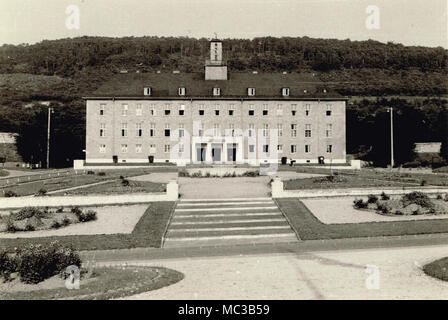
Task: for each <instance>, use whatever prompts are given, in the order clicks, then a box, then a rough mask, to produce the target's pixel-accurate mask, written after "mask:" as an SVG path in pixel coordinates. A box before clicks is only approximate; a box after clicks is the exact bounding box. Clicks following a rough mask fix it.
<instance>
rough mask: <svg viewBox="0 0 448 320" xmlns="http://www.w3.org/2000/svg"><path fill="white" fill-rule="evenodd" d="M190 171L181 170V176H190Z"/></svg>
mask: <svg viewBox="0 0 448 320" xmlns="http://www.w3.org/2000/svg"><path fill="white" fill-rule="evenodd" d="M188 176H189V175H188V172H187V171H179V177H188Z"/></svg>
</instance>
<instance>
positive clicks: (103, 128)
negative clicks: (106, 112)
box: [100, 123, 106, 137]
mask: <svg viewBox="0 0 448 320" xmlns="http://www.w3.org/2000/svg"><path fill="white" fill-rule="evenodd" d="M105 136H106V124H105V123H101V124H100V137H105Z"/></svg>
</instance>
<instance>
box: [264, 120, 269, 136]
mask: <svg viewBox="0 0 448 320" xmlns="http://www.w3.org/2000/svg"><path fill="white" fill-rule="evenodd" d="M268 136H269V125H268V124H267V123H265V124H263V137H268Z"/></svg>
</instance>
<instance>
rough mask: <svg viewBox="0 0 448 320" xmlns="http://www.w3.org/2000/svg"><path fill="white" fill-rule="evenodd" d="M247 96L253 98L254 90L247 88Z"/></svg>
mask: <svg viewBox="0 0 448 320" xmlns="http://www.w3.org/2000/svg"><path fill="white" fill-rule="evenodd" d="M247 95H248V96H249V97H253V96H254V95H255V88H247Z"/></svg>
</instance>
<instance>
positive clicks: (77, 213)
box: [71, 207, 82, 216]
mask: <svg viewBox="0 0 448 320" xmlns="http://www.w3.org/2000/svg"><path fill="white" fill-rule="evenodd" d="M71 212H72V213H74V214H75V215H76V216H78V215H79V214H81V213H82V210H81V209H79V207H74V208H72V210H71Z"/></svg>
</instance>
